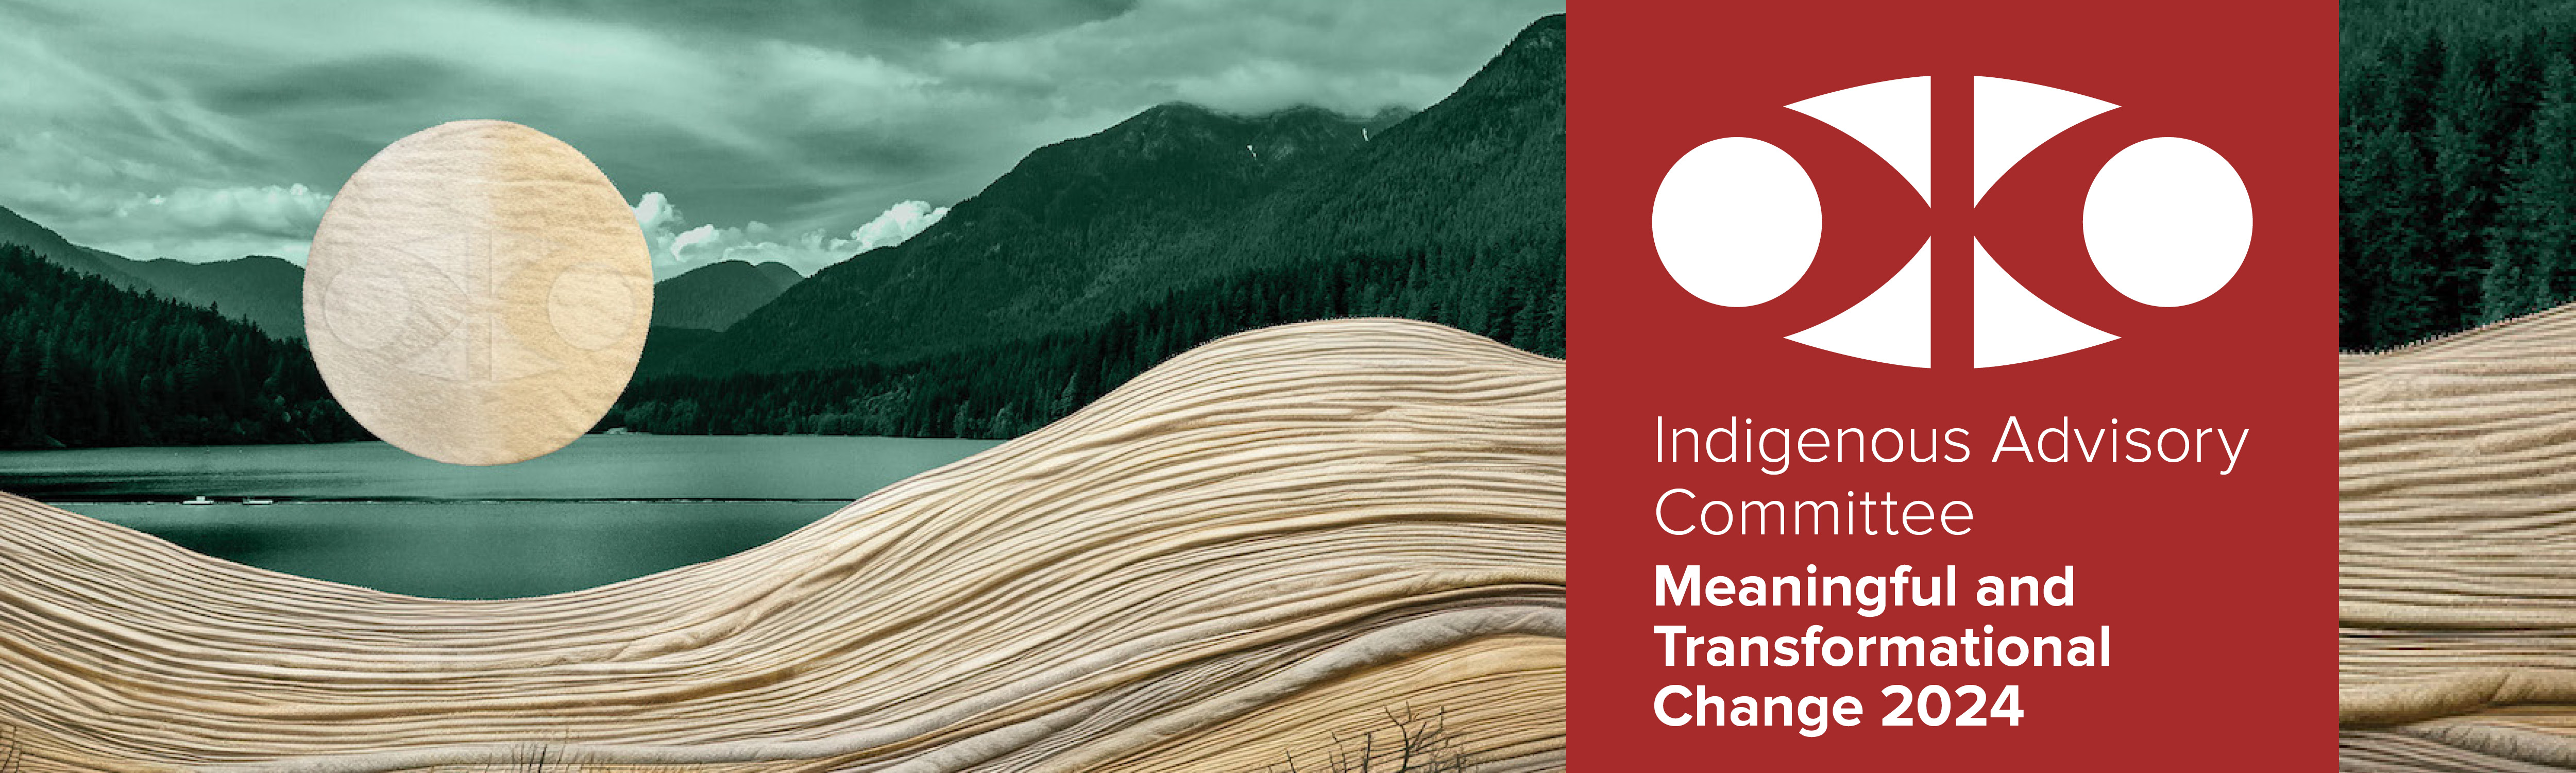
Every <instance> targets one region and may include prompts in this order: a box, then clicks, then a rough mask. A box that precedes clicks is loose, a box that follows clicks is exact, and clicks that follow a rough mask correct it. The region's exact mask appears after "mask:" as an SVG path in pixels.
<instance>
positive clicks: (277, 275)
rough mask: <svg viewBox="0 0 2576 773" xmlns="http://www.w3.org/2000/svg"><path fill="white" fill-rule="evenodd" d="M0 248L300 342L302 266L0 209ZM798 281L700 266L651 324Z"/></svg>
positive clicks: (731, 305)
mask: <svg viewBox="0 0 2576 773" xmlns="http://www.w3.org/2000/svg"><path fill="white" fill-rule="evenodd" d="M0 244H14V245H19V246H23V247H26V248H28V249H30V250H33V251H34V252H35V253H36V254H37V255H40V256H43V257H44V258H45V259H46V260H47V261H49V262H52V263H53V264H55V265H58V266H62V267H64V268H68V269H71V270H73V271H77V272H80V273H82V274H86V275H89V276H93V277H97V278H99V279H101V280H104V281H106V282H107V283H108V284H111V285H114V286H116V287H118V288H120V289H124V290H129V291H132V292H135V293H144V292H149V293H152V294H154V295H158V296H160V297H163V298H168V299H170V300H174V301H178V302H180V303H184V304H188V305H190V306H196V307H199V308H211V309H215V310H218V311H221V312H222V313H223V314H224V316H227V317H231V318H233V319H238V320H241V321H244V322H249V323H251V324H252V325H255V326H257V327H258V328H259V329H260V331H261V332H264V333H267V334H268V335H270V336H272V337H276V338H285V339H299V340H300V339H302V338H303V337H304V268H303V267H301V266H297V265H295V264H293V263H289V262H287V261H286V260H284V259H282V258H274V257H270V256H266V255H252V256H249V257H245V258H238V259H234V260H221V261H211V262H206V263H190V262H187V261H180V260H169V259H160V260H133V259H129V258H126V257H124V256H120V255H117V254H115V253H112V252H106V251H103V250H96V249H91V248H88V247H83V246H80V245H77V244H73V243H71V242H70V241H68V240H65V239H64V238H63V237H62V235H60V234H57V233H55V232H54V231H53V230H51V229H48V228H45V227H44V226H41V225H37V224H36V223H35V222H34V221H30V220H28V219H26V218H24V217H21V216H19V215H18V213H15V212H11V211H9V210H8V209H6V208H0ZM683 279H686V280H687V281H681V280H683ZM803 279H804V277H803V276H802V275H800V274H797V273H796V270H795V269H792V268H788V267H787V266H786V265H784V264H780V263H763V264H760V265H758V266H754V265H752V264H749V263H745V262H742V261H738V260H735V261H723V262H720V263H714V264H710V265H707V266H703V267H700V268H698V269H695V270H692V271H690V272H688V273H686V274H681V275H680V276H676V277H672V278H670V279H666V280H663V281H661V282H659V283H656V284H655V285H654V307H653V325H654V326H655V327H664V326H668V327H678V328H689V329H694V330H707V331H717V330H723V329H725V328H726V327H727V326H730V325H732V324H733V323H734V322H735V321H737V320H740V319H742V317H743V315H745V314H749V313H751V310H752V309H756V308H759V307H760V305H761V304H764V303H768V302H769V301H770V299H772V298H776V297H778V293H779V292H780V291H783V290H785V289H787V287H788V286H789V285H793V284H795V283H797V282H798V281H801V280H803ZM675 337H681V338H686V337H688V334H685V333H682V334H675Z"/></svg>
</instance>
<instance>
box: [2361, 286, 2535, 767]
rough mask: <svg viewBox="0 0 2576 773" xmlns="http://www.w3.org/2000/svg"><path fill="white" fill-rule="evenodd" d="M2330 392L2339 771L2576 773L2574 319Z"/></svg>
mask: <svg viewBox="0 0 2576 773" xmlns="http://www.w3.org/2000/svg"><path fill="white" fill-rule="evenodd" d="M2338 388H2339V392H2340V401H2341V427H2340V432H2339V435H2340V439H2341V442H2340V455H2341V466H2340V467H2341V480H2340V481H2339V486H2340V495H2341V512H2342V519H2341V522H2342V528H2341V537H2340V549H2341V558H2342V560H2341V578H2340V604H2341V613H2340V618H2341V621H2342V622H2341V628H2342V631H2341V649H2340V657H2339V658H2338V660H2337V665H2338V667H2339V669H2340V672H2341V676H2342V684H2343V686H2342V694H2341V696H2340V701H2339V714H2340V719H2341V721H2342V724H2343V726H2344V732H2343V735H2342V764H2343V766H2344V767H2345V768H2347V769H2353V770H2384V771H2464V770H2556V769H2567V768H2576V307H2562V308H2560V309H2556V310H2552V311H2548V312H2542V313H2540V314H2534V315H2530V316H2526V317H2520V318H2516V319H2513V320H2509V321H2506V322H2501V323H2497V324H2494V325H2489V326H2486V327H2482V328H2478V329H2476V330H2472V331H2469V332H2467V333H2462V334H2459V335H2455V336H2449V337H2445V338H2441V339H2436V340H2433V341H2429V342H2426V343H2423V344H2419V345H2414V346H2409V347H2403V348H2399V349H2395V350H2391V351H2388V352H2384V353H2378V354H2360V355H2353V354H2348V355H2344V356H2343V357H2342V360H2341V373H2340V383H2339V384H2338Z"/></svg>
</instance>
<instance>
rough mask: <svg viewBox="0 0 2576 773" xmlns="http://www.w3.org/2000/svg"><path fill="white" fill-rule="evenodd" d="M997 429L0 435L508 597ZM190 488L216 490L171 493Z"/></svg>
mask: <svg viewBox="0 0 2576 773" xmlns="http://www.w3.org/2000/svg"><path fill="white" fill-rule="evenodd" d="M994 444H995V442H994V441H985V440H924V439H909V438H875V437H806V436H789V437H777V436H748V437H663V436H652V435H590V436H586V437H583V438H582V439H580V440H577V441H574V442H573V444H572V445H570V446H567V447H565V448H564V449H563V450H561V451H557V452H555V453H553V454H549V455H546V456H543V457H539V458H536V459H532V460H529V461H526V462H521V463H518V464H512V465H502V466H497V467H464V466H458V465H450V464H442V463H439V462H433V461H429V460H427V459H422V458H419V457H415V456H412V455H410V454H407V453H403V452H402V451H401V450H399V449H396V448H393V447H392V446H389V445H386V444H383V443H338V444H326V445H282V446H232V447H193V448H107V449H82V450H70V451H10V452H0V491H8V492H10V493H14V494H20V495H24V496H30V497H34V498H36V499H39V500H43V501H45V502H48V503H50V504H54V505H56V506H59V507H62V508H63V509H66V510H70V511H73V512H76V513H81V514H83V515H87V516H90V517H93V518H98V519H100V520H104V521H108V522H110V523H116V524H120V525H124V526H127V527H130V528H133V529H136V530H139V531H143V532H145V533H149V534H152V535H155V536H158V537H161V538H162V539H166V540H169V541H171V542H173V543H177V544H179V545H180V546H183V547H186V548H189V549H191V550H196V551H198V552H201V553H206V554H208V555H212V556H216V557H218V558H224V559H228V560H233V561H239V562H241V563H245V564H249V565H252V566H258V567H263V568H267V569H274V570H277V571H281V572H290V573H294V574H300V575H304V576H307V577H315V578H319V579H325V580H331V581H334V582H344V583H349V584H352V585H360V586H365V587H370V588H376V589H379V590H386V591H392V592H395V593H406V594H411V595H416V596H432V597H439V598H506V597H513V596H531V595H542V594H547V593H560V592H564V591H570V590H578V589H581V588H588V587H592V586H597V585H602V584H606V583H610V582H615V581H618V580H624V579H629V578H634V577H641V576H644V575H647V574H652V573H654V572H658V571H662V570H665V569H671V568H674V567H679V566H686V565H688V564H693V563H698V562H701V561H707V560H711V559H716V558H722V557H724V556H727V555H732V554H734V553H737V552H741V551H742V550H745V549H748V548H751V547H754V546H757V545H760V544H762V543H765V542H768V541H770V540H773V539H777V538H778V537H780V536H782V535H785V534H786V533H788V532H790V531H794V530H796V529H797V528H799V527H802V526H804V525H806V524H808V523H812V522H813V521H814V520H815V519H817V518H821V517H823V516H825V515H829V514H831V513H832V511H834V510H837V509H840V508H841V507H842V506H843V505H847V504H849V502H850V501H851V500H854V499H857V498H859V497H862V496H866V495H867V494H868V493H869V492H872V491H875V490H877V489H878V488H882V487H884V486H885V485H887V484H890V483H893V482H895V481H899V480H902V479H904V478H906V477H910V476H912V475H914V474H918V473H920V472H923V471H927V470H930V469H932V468H935V467H938V466H941V465H944V464H947V463H949V462H953V461H956V460H959V459H963V458H965V457H967V456H970V455H973V454H974V453H976V452H978V451H982V450H984V449H986V448H990V447H992V446H993V445H994ZM195 496H206V497H210V498H213V499H214V500H216V502H217V503H216V504H213V505H182V504H179V501H180V500H183V499H186V498H189V497H195ZM244 499H268V500H274V501H275V504H267V505H249V504H243V503H242V500H244Z"/></svg>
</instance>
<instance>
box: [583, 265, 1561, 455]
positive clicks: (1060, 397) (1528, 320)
mask: <svg viewBox="0 0 2576 773" xmlns="http://www.w3.org/2000/svg"><path fill="white" fill-rule="evenodd" d="M1560 234H1561V232H1560ZM1564 249H1565V245H1564V242H1563V241H1562V236H1561V235H1560V236H1559V237H1558V238H1557V239H1556V240H1555V241H1553V242H1551V243H1545V244H1535V243H1534V244H1513V245H1507V246H1506V247H1505V248H1503V249H1498V250H1494V251H1479V252H1473V253H1466V254H1450V253H1435V252H1421V251H1415V252H1410V253H1407V254H1403V255H1396V256H1355V257H1352V258H1348V259H1344V260H1339V261H1329V262H1323V263H1320V264H1312V265H1292V266H1285V267H1280V268H1273V269H1266V270H1258V271H1253V272H1250V273H1247V274H1243V275H1238V276H1235V277H1229V278H1227V279H1225V280H1223V281H1218V282H1210V283H1205V284H1201V285H1197V286H1193V287H1189V288H1184V289H1181V290H1176V291H1173V292H1170V293H1167V294H1165V295H1164V296H1163V297H1162V298H1161V299H1159V300H1156V301H1154V302H1151V303H1148V304H1146V305H1144V306H1142V307H1138V308H1134V309H1130V310H1127V311H1123V312H1120V313H1118V314H1116V315H1114V316H1113V317H1112V318H1111V319H1110V320H1109V321H1108V322H1107V323H1105V324H1102V325H1100V326H1097V327H1093V328H1090V329H1086V330H1082V331H1078V332H1071V333H1056V334H1051V335H1046V336H1041V337H1037V338H1031V339H1024V340H1020V341H1016V342H1012V343H1008V344H1002V345H999V346H990V347H981V348H976V349H970V350H965V351H959V352H951V353H946V354H941V355H935V356H932V357H928V358H924V359H920V360H915V361H912V362H908V363H905V364H900V365H892V366H886V365H875V364H867V365H857V366H845V367H839V368H828V369H820V370H803V371H793V372H787V373H744V374H736V375H730V376H718V377H707V376H661V377H654V378H639V379H637V380H636V381H635V382H634V383H633V384H630V385H628V386H627V389H626V394H625V395H624V396H623V397H621V398H619V399H618V403H617V407H616V408H613V409H611V410H610V412H609V414H608V416H607V417H606V418H605V419H603V420H602V421H601V426H602V427H619V426H622V427H626V428H628V429H630V430H634V431H638V432H651V433H656V434H691V435H694V434H719V435H729V434H785V433H811V434H824V435H892V436H906V437H975V438H1008V437H1014V436H1017V435H1020V434H1022V433H1026V432H1028V431H1030V430H1034V429H1037V428H1039V427H1043V426H1045V425H1046V424H1047V423H1048V422H1051V421H1054V420H1056V419H1059V418H1063V417H1064V416H1065V415H1067V414H1070V413H1072V412H1073V411H1074V410H1075V409H1078V408H1081V407H1082V406H1084V405H1088V404H1090V403H1091V401H1092V400H1094V399H1096V398H1098V397H1100V396H1101V395H1103V394H1106V393H1108V391H1109V390H1111V389H1115V388H1117V387H1118V385H1119V384H1123V383H1126V381H1127V380H1128V379H1130V378H1133V377H1135V376H1136V375H1137V374H1139V373H1143V372H1144V371H1145V370H1146V369H1148V368H1151V367H1153V366H1154V365H1155V364H1157V363H1160V362H1162V361H1163V360H1164V359H1165V358H1168V357H1171V356H1172V355H1175V354H1179V353H1181V352H1183V351H1186V350H1188V349H1190V348H1192V347H1195V346H1197V345H1199V344H1200V343H1204V342H1206V341H1210V340H1214V339H1216V338H1219V337H1222V336H1225V335H1229V334H1233V333H1238V332H1242V331H1245V330H1252V329H1255V328H1262V327H1269V326H1271V325H1279V324H1286V323H1290V322H1303V321H1308V320H1316V319H1328V318H1334V317H1407V318H1412V319H1420V320H1427V321H1431V322H1438V323H1441V324H1444V325H1448V326H1451V327H1455V328H1459V329H1462V330H1466V331H1469V332H1473V333H1479V334H1482V335H1485V336H1486V337H1489V338H1492V339H1494V340H1496V341H1499V342H1502V343H1506V344H1510V345H1512V346H1514V347H1518V348H1520V349H1522V350H1525V351H1530V352H1536V353H1539V354H1545V355H1549V356H1553V357H1563V356H1565V268H1564V266H1565V264H1564V262H1563V258H1562V257H1561V256H1562V255H1564ZM655 332H656V333H659V332H661V331H658V330H657V331H655Z"/></svg>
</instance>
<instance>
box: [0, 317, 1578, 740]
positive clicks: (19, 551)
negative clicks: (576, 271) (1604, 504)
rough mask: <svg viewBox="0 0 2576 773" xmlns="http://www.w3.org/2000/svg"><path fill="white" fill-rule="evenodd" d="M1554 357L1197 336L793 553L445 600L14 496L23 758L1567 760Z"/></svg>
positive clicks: (4, 647)
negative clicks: (509, 595) (1440, 750)
mask: <svg viewBox="0 0 2576 773" xmlns="http://www.w3.org/2000/svg"><path fill="white" fill-rule="evenodd" d="M1564 433H1565V365H1564V363H1563V362H1562V361H1559V360H1552V359H1547V358H1543V357H1538V356H1535V355H1530V354H1526V353H1523V352H1519V351H1517V350H1513V349H1510V348H1507V347H1504V346H1501V345H1498V344H1495V343H1493V342H1492V341H1489V340H1486V339H1483V338H1480V337H1476V336H1473V335H1469V334H1466V333H1462V332H1459V331H1456V330H1452V329H1449V328H1444V327H1439V326H1435V325H1430V324H1426V323H1419V322H1407V321H1397V320H1344V321H1332V322H1316V323H1306V324H1300V325H1289V326H1283V327H1277V328H1270V329H1266V330H1260V331H1255V332H1251V333H1245V334H1241V335H1237V336H1233V337H1230V338H1226V339H1223V340H1220V341H1217V342H1214V343H1210V344H1208V345H1206V346H1203V347H1200V348H1198V349H1195V350H1193V351H1191V352H1188V353H1186V354H1183V355H1181V356H1179V357H1175V358H1173V359H1172V360H1170V361H1167V362H1165V363H1163V364H1162V365H1160V366H1159V367H1156V368H1154V369H1153V370H1151V371H1148V372H1147V373H1145V374H1144V375H1142V376H1139V377H1137V378H1136V379H1135V380H1134V381H1132V382H1130V383H1128V384H1127V385H1125V386H1123V387H1121V388H1119V389H1118V390H1117V391H1115V392H1113V393H1111V394H1109V395H1107V396H1105V397H1103V398H1101V399H1100V400H1099V401H1098V402H1096V403H1094V404H1093V405H1091V406H1089V407H1087V408H1084V409H1083V410H1082V411H1080V412H1079V413H1076V414H1075V415H1073V416H1071V417H1069V418H1066V419H1064V420H1063V421H1060V422H1057V423H1055V424H1054V425H1051V426H1048V427H1047V428H1045V429H1042V430H1039V431H1037V432H1035V433H1032V434H1030V435H1028V436H1025V437H1022V438H1019V439H1017V440H1013V441H1011V442H1008V443H1005V444H1002V445H1000V446H997V447H995V448H993V449H991V450H989V451H986V452H984V453H982V454H978V455H976V456H974V457H971V458H969V459H966V460H963V461H960V462H957V463H955V464H952V465H949V466H947V467H944V468H941V469H938V470H935V471H932V472H929V473H924V474H922V475H919V476H916V477H914V478H911V479H908V480H905V481H903V482H901V483H897V484H895V485H893V486H889V487H887V488H886V489H884V490H881V491H879V492H877V493H875V494H873V495H870V496H869V497H867V498H865V499H862V500H859V501H858V502H855V503H852V504H851V505H850V506H848V507H847V508H844V509H842V510H841V511H839V512H837V513H835V514H833V515H831V516H828V517H826V518H824V519H822V520H820V521H818V522H816V523H814V524H813V525H811V526H808V527H806V528H804V529H802V530H799V531H797V532H795V533H793V534H791V535H789V536H786V537H783V538H781V539H779V540H778V541H776V542H773V543H771V544H768V545H765V546H762V547H759V548H755V549H752V550H749V551H746V552H744V553H741V554H738V555H735V556H732V557H729V558H725V559H720V560H717V561H712V562H708V563H704V564H699V565H695V566H689V567H683V568H680V569H675V570H671V571H668V572H664V573H661V574H656V575H652V576H649V577H644V578H640V579H636V580H631V581H627V582H622V583H617V584H613V585H608V586H604V587H600V588H596V589H591V590H585V591H578V592H574V593H567V594H562V595H557V596H545V597H537V598H526V599H510V600H498V601H453V600H434V599H420V598H411V597H405V596H398V595H393V594H387V593H381V592H375V591H370V590H365V589H360V588H352V587H347V586H342V585H336V584H332V583H328V582H323V581H318V580H312V579H306V578H301V577H295V576H291V575H285V574H279V573H275V572H269V571H264V570H259V569H254V568H249V567H244V566H240V565H236V564H231V563H228V562H224V561H220V560H216V559H212V558H207V557H204V556H201V555H198V554H194V553H190V552H187V551H185V550H182V549H180V548H177V547H174V546H172V545H169V544H167V543H164V542H162V541H160V540H157V539H154V538H151V537H149V536H145V535H142V534H138V533H135V532H132V531H128V530H125V529H122V528H119V527H116V526H112V525H108V524H104V523H101V522H98V521H94V520H90V519H87V518H83V517H81V516H77V515H73V514H70V513H66V512H62V511H60V510H56V509H53V508H49V507H45V506H43V505H40V504H37V503H34V502H31V501H27V500H24V499H19V498H14V497H6V496H0V727H6V728H12V729H14V730H15V731H16V732H17V733H18V734H19V736H20V738H22V739H23V744H24V746H25V750H26V753H25V759H26V770H27V771H30V773H33V772H34V771H55V770H138V771H139V770H170V769H178V768H192V769H202V770H231V771H252V770H258V771H382V770H417V769H433V768H434V769H445V770H483V769H514V770H531V769H534V768H532V767H530V766H529V764H528V763H529V761H530V760H532V759H534V758H535V757H538V756H543V757H545V758H546V759H547V760H548V761H549V764H550V765H551V767H547V768H546V769H549V770H576V769H578V770H742V771H827V770H865V771H878V770H883V771H967V770H973V771H1076V770H1086V771H1088V770H1101V771H1251V770H1261V769H1263V767H1264V766H1267V765H1270V764H1272V763H1276V762H1280V761H1282V759H1283V755H1284V754H1285V753H1287V752H1291V751H1294V752H1297V753H1299V754H1300V756H1301V758H1306V759H1310V760H1311V759H1314V758H1315V757H1314V756H1313V753H1318V752H1320V751H1322V750H1323V749H1325V748H1326V747H1327V746H1328V745H1329V743H1330V738H1331V737H1332V736H1333V735H1334V734H1340V735H1342V736H1345V737H1349V736H1354V735H1357V734H1359V733H1366V732H1371V731H1378V732H1380V733H1384V732H1385V730H1386V728H1385V727H1384V726H1383V724H1382V723H1383V722H1384V716H1383V712H1385V711H1386V710H1387V709H1390V708H1406V709H1411V710H1413V711H1416V712H1418V713H1427V712H1445V725H1446V727H1447V728H1448V729H1449V731H1450V732H1451V734H1452V735H1453V736H1454V737H1456V738H1457V739H1458V740H1459V741H1460V743H1461V744H1462V745H1463V747H1464V748H1466V749H1467V750H1469V751H1470V752H1471V753H1472V754H1473V755H1474V757H1475V760H1476V761H1477V762H1478V763H1480V764H1481V765H1482V767H1481V768H1480V769H1482V770H1486V771H1495V772H1497V773H1500V772H1502V771H1521V770H1545V769H1555V768H1561V767H1562V766H1563V759H1564V756H1563V750H1564V733H1565V715H1564V684H1565V660H1564V652H1565V648H1564V627H1565V569H1564V557H1565V556H1564V549H1565V548H1564V545H1565V542H1564V540H1565V500H1564V496H1565V434H1564Z"/></svg>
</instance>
